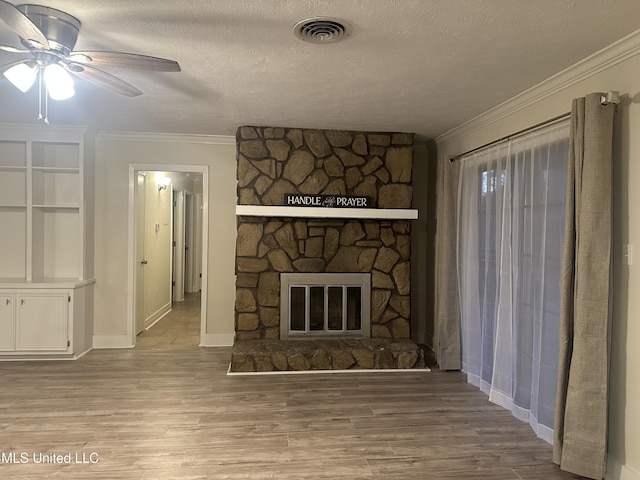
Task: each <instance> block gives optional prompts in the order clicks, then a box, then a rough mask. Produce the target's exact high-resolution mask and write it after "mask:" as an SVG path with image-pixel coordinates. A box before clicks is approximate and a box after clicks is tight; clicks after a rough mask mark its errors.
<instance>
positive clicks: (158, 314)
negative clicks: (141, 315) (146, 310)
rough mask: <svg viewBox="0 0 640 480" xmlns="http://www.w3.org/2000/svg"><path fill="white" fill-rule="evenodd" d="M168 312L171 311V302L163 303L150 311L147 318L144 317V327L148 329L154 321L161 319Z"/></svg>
mask: <svg viewBox="0 0 640 480" xmlns="http://www.w3.org/2000/svg"><path fill="white" fill-rule="evenodd" d="M170 312H171V302H169V303H167V304H165V305H163V306H162V307H160V308H159V309H158V310H157V311H155V312H154V313H152V314H151V315H150V316H149V317H148V318H145V320H144V329H145V330H149V329H150V328H151V327H153V326H154V325H155V324H156V323H158V322H159V321H160V320H162V318H163V317H165V316H166V315H168V314H169V313H170Z"/></svg>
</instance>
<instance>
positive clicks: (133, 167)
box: [94, 163, 233, 348]
mask: <svg viewBox="0 0 640 480" xmlns="http://www.w3.org/2000/svg"><path fill="white" fill-rule="evenodd" d="M137 171H145V172H150V171H159V172H187V173H188V172H195V173H200V174H202V289H201V296H200V341H201V343H203V338H204V335H205V334H206V331H207V288H208V281H207V278H208V268H209V263H208V262H209V166H208V165H175V164H167V165H161V164H147V163H131V164H129V205H128V235H127V252H128V253H127V262H128V263H127V265H128V266H127V292H128V295H127V337H128V338H129V346H134V345H135V343H136V331H135V330H136V328H135V290H136V289H135V261H136V260H135V228H134V225H135V209H134V204H135V183H136V172H137ZM145 328H146V327H145ZM94 338H95V337H94ZM232 343H233V339H232V340H231V344H232ZM94 347H95V340H94ZM120 348H122V347H120Z"/></svg>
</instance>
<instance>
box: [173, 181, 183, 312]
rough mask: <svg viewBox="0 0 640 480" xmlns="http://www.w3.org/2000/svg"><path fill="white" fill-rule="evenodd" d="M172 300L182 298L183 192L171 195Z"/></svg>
mask: <svg viewBox="0 0 640 480" xmlns="http://www.w3.org/2000/svg"><path fill="white" fill-rule="evenodd" d="M173 201H174V203H173V301H174V302H182V301H183V300H184V260H185V255H184V251H185V249H184V247H185V233H184V192H183V191H175V192H174V195H173Z"/></svg>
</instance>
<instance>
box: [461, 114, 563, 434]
mask: <svg viewBox="0 0 640 480" xmlns="http://www.w3.org/2000/svg"><path fill="white" fill-rule="evenodd" d="M568 147H569V124H568V120H567V121H564V122H562V123H561V124H557V125H553V126H550V127H546V128H544V129H541V130H539V131H536V132H532V133H529V134H526V135H523V136H522V137H518V138H516V139H512V140H509V141H508V142H504V143H501V144H499V145H497V146H493V147H489V148H487V149H484V150H481V151H478V152H476V153H473V154H471V155H469V156H467V157H463V159H462V162H463V163H462V165H461V167H460V170H461V174H460V186H459V199H458V202H459V212H458V229H457V230H458V281H459V287H460V307H461V324H462V325H461V326H462V363H463V370H464V371H465V372H466V373H467V377H468V379H469V381H470V382H471V383H473V384H475V385H477V386H479V387H480V388H481V389H482V390H483V391H484V392H485V393H487V394H488V395H489V398H490V400H491V401H493V402H495V403H498V404H500V405H502V406H504V407H505V408H508V409H510V410H511V411H512V412H513V414H514V415H515V416H516V417H518V418H520V419H521V420H525V421H528V422H529V423H530V424H531V425H532V427H533V428H534V429H535V430H536V432H537V433H538V436H540V437H542V438H544V439H546V440H547V441H551V439H552V432H553V430H552V429H553V415H554V407H555V392H556V380H557V363H558V328H559V317H560V314H559V312H560V265H561V259H562V248H563V240H564V203H565V202H564V198H565V183H566V170H567V162H568Z"/></svg>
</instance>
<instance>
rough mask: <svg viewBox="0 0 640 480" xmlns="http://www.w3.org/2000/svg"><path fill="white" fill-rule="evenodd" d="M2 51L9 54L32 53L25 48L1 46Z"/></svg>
mask: <svg viewBox="0 0 640 480" xmlns="http://www.w3.org/2000/svg"><path fill="white" fill-rule="evenodd" d="M0 50H2V51H3V52H9V53H31V52H30V51H29V50H26V49H24V48H15V47H11V46H9V45H0Z"/></svg>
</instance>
